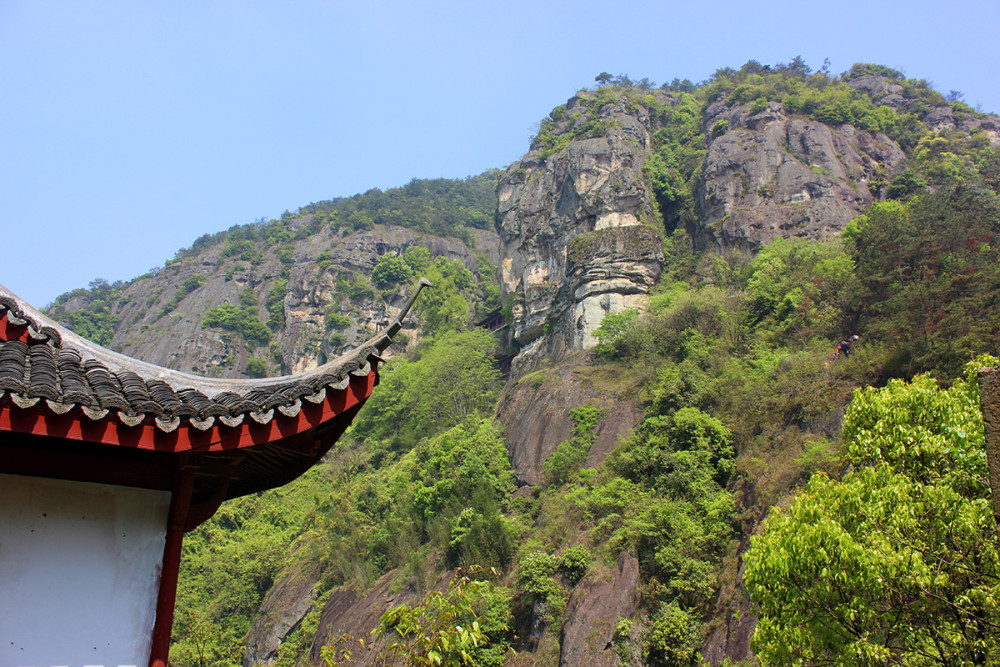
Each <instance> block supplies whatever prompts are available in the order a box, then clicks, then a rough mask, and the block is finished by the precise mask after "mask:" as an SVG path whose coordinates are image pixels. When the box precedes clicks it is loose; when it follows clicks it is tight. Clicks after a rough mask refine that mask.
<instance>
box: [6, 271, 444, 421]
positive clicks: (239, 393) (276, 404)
mask: <svg viewBox="0 0 1000 667" xmlns="http://www.w3.org/2000/svg"><path fill="white" fill-rule="evenodd" d="M427 284H429V283H427V281H425V280H421V282H420V283H419V284H418V286H417V288H416V290H414V292H413V294H412V295H411V297H410V299H409V302H408V303H407V305H406V307H405V308H404V309H403V310H402V311H401V312H400V314H399V315H398V316H397V317H396V318H395V320H394V321H393V322H392V324H391V325H390V326H389V327H388V328H387V329H386V330H385V331H383V332H382V333H380V334H378V335H377V336H375V337H373V338H371V339H370V340H369V341H367V342H366V343H365V344H363V345H361V346H359V347H357V348H355V349H354V350H352V351H351V352H349V353H347V354H345V355H343V356H341V357H339V358H338V359H335V360H334V361H331V362H330V363H328V364H326V365H324V366H321V367H319V368H317V369H314V370H312V371H308V372H305V373H300V374H298V375H292V376H285V377H281V378H271V379H267V380H257V381H252V380H219V379H213V378H202V377H198V376H195V375H189V374H186V373H180V372H177V371H172V370H170V369H166V368H162V367H159V366H155V365H153V364H147V363H144V362H141V361H138V360H135V359H131V358H129V357H126V356H124V355H120V354H117V353H115V352H112V351H110V350H107V349H105V348H102V347H100V346H98V345H96V344H94V343H91V342H89V341H87V340H85V339H83V338H80V337H79V336H77V335H76V334H74V333H72V332H71V331H69V330H68V329H64V328H63V327H61V326H60V325H58V324H56V323H54V322H52V321H51V320H49V319H48V318H46V317H45V316H44V315H42V314H41V313H39V312H38V311H36V310H34V309H33V308H31V307H30V306H28V305H27V304H25V303H24V302H22V301H21V300H20V299H18V298H17V297H16V296H14V295H13V294H11V293H10V292H8V291H6V289H5V288H3V287H2V286H0V324H2V325H3V326H0V335H2V340H0V400H2V399H7V400H9V401H10V402H12V403H13V404H14V405H16V406H17V407H19V408H22V409H27V408H31V407H34V406H35V405H37V404H38V403H39V402H40V401H41V400H43V399H44V400H45V404H46V405H47V406H48V407H49V409H50V410H52V411H53V412H54V413H56V414H65V413H67V412H69V411H70V410H72V409H73V408H74V407H79V408H80V410H81V411H82V412H83V414H85V415H86V416H87V417H88V418H89V419H91V420H93V421H98V420H101V419H104V418H105V417H107V416H108V415H109V413H111V411H115V412H116V413H117V416H118V419H119V420H120V421H121V422H122V423H124V424H126V425H128V426H138V425H139V424H141V423H142V422H143V421H145V420H146V418H147V417H152V418H154V422H155V423H156V426H157V427H158V428H159V429H160V430H161V431H164V432H167V433H169V432H171V431H174V430H175V429H177V427H178V426H180V423H181V419H182V418H183V419H186V420H187V421H188V423H189V424H190V425H191V426H193V427H195V428H196V429H199V430H202V431H204V430H208V429H209V428H211V427H212V425H213V424H214V423H215V419H216V418H218V419H219V421H220V422H221V423H222V424H224V425H226V426H230V427H235V426H239V425H240V424H242V423H243V420H244V418H245V417H246V416H247V415H249V416H250V418H251V419H253V420H254V421H256V422H258V423H261V424H266V423H268V422H270V421H271V420H272V419H273V418H274V416H275V410H277V411H278V412H279V413H280V414H282V415H285V416H287V417H295V416H297V415H298V413H299V411H300V410H301V408H302V401H303V400H304V401H308V402H311V403H321V402H322V401H323V400H325V398H326V393H327V390H331V391H341V390H344V389H346V388H347V385H348V383H349V382H350V376H351V375H354V376H359V377H364V376H367V375H368V374H369V373H371V372H372V371H373V370H374V369H373V367H372V362H375V363H377V362H378V360H379V359H380V357H379V354H380V353H381V352H383V351H384V350H385V349H386V348H387V347H388V346H389V344H390V343H391V342H392V336H393V335H395V333H396V332H398V331H399V328H400V326H401V321H402V318H403V317H405V315H406V313H407V311H408V310H409V308H410V307H411V306H412V305H413V301H414V300H415V298H416V296H417V294H418V293H419V291H420V289H421V288H422V287H423V286H425V285H427Z"/></svg>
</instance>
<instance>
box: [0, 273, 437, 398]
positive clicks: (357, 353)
mask: <svg viewBox="0 0 1000 667" xmlns="http://www.w3.org/2000/svg"><path fill="white" fill-rule="evenodd" d="M429 285H430V282H429V281H428V280H427V279H425V278H421V279H420V281H419V282H418V283H417V285H416V287H415V288H414V290H413V293H412V294H411V295H410V298H409V299H408V300H407V303H406V305H405V306H404V307H403V309H402V310H401V311H400V312H399V314H398V315H396V317H395V318H393V320H392V322H390V324H389V326H388V327H386V328H385V329H384V330H382V331H381V332H379V333H378V334H376V335H375V336H373V337H372V338H369V339H368V340H367V341H365V342H364V343H362V344H361V345H359V346H358V347H356V348H354V349H353V350H350V351H348V352H346V353H344V354H342V355H340V356H339V357H337V358H336V359H334V360H332V361H329V362H327V363H325V364H323V365H322V366H318V367H317V368H313V369H311V370H308V371H303V372H301V373H296V374H294V375H282V376H278V377H270V378H262V379H248V380H239V379H222V378H209V377H205V376H202V375H195V374H193V373H185V372H182V371H176V370H173V369H170V368H165V367H163V366H158V365H156V364H151V363H149V362H145V361H141V360H139V359H136V358H134V357H129V356H127V355H124V354H121V353H119V352H115V351H114V350H109V349H108V348H106V347H103V346H101V345H98V344H97V343H94V342H92V341H90V340H87V339H86V338H84V337H82V336H79V335H77V334H76V333H74V332H72V331H71V330H69V329H67V328H66V327H64V326H63V325H61V324H59V323H58V322H55V321H54V320H52V319H51V318H49V317H48V316H46V315H44V314H43V313H41V312H40V311H38V310H37V309H36V308H34V307H33V306H31V305H30V304H28V303H27V302H25V301H24V300H23V299H20V298H18V297H17V295H15V294H14V293H13V292H11V291H10V290H8V289H7V288H6V287H4V286H3V285H2V284H0V296H6V297H8V298H9V299H11V300H12V301H13V302H14V303H15V304H16V305H17V307H18V308H19V309H20V311H21V312H19V313H16V315H17V316H18V317H21V318H25V319H27V320H28V321H29V322H30V323H31V324H33V325H34V329H35V330H36V331H42V330H45V329H52V330H55V331H56V332H58V335H59V338H60V340H61V346H62V347H67V346H69V347H72V348H73V349H75V350H76V351H77V352H79V354H80V356H81V357H82V358H83V359H84V360H87V359H93V360H95V361H98V362H100V363H101V364H103V365H105V366H106V367H107V368H108V369H109V370H111V371H114V372H119V371H127V372H132V373H135V374H136V375H139V376H141V377H143V378H145V379H158V380H162V381H164V382H166V383H167V384H169V385H170V386H171V387H172V388H173V389H174V390H180V389H194V390H196V391H200V392H201V393H203V394H205V396H206V397H208V398H213V397H215V396H217V395H219V394H221V393H223V392H233V393H235V394H246V393H247V392H249V391H252V390H262V391H267V390H268V389H270V388H278V387H284V386H288V385H290V384H299V383H301V384H307V385H308V384H313V383H314V382H313V381H314V380H315V379H317V378H320V377H323V376H328V375H330V374H336V373H338V372H339V371H341V370H342V369H343V368H344V367H345V366H350V365H351V364H352V363H353V362H355V360H358V359H366V358H367V357H368V356H369V355H370V354H372V353H375V354H381V353H382V352H384V351H385V349H386V348H388V347H389V345H390V344H391V343H392V337H393V336H394V335H395V334H396V333H397V332H398V331H399V329H400V328H401V327H402V321H403V319H404V318H405V317H406V315H407V313H408V312H409V310H410V308H411V307H412V306H413V303H414V301H415V300H416V298H417V295H418V294H419V293H420V290H421V289H422V288H423V287H425V286H429ZM352 370H353V369H352Z"/></svg>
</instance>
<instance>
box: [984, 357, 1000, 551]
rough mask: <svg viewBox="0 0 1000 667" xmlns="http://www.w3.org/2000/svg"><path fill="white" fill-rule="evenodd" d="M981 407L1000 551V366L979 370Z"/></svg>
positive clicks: (996, 534) (999, 549)
mask: <svg viewBox="0 0 1000 667" xmlns="http://www.w3.org/2000/svg"><path fill="white" fill-rule="evenodd" d="M979 409H980V410H981V411H982V413H983V426H984V427H985V429H986V465H987V466H988V467H989V472H990V491H991V493H992V495H993V518H994V519H995V521H996V524H995V537H996V541H997V550H998V551H1000V368H984V369H982V370H981V371H979Z"/></svg>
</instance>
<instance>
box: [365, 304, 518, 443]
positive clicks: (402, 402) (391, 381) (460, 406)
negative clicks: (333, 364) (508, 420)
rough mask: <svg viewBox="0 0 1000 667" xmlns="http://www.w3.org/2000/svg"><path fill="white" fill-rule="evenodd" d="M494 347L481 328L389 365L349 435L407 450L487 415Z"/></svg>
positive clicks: (496, 386) (495, 374) (495, 391)
mask: <svg viewBox="0 0 1000 667" xmlns="http://www.w3.org/2000/svg"><path fill="white" fill-rule="evenodd" d="M421 298H422V297H421ZM496 345H497V343H496V340H495V339H494V338H493V337H492V336H491V335H490V334H489V332H487V331H485V330H482V329H477V330H473V331H466V332H461V333H453V334H448V335H445V336H442V337H441V338H440V339H438V340H436V341H434V342H433V343H432V344H430V345H429V346H428V347H426V348H425V349H424V350H423V352H422V355H421V356H420V358H419V359H417V360H416V361H397V362H393V363H391V364H390V365H389V366H388V367H387V368H386V369H385V370H384V371H383V373H382V387H381V388H380V389H379V391H378V392H376V393H375V394H374V395H373V396H372V397H371V398H370V399H368V402H367V403H366V404H365V407H364V408H363V409H362V411H361V412H360V413H359V414H358V417H357V418H356V419H355V421H354V425H353V426H352V430H351V432H352V433H353V435H354V436H355V437H357V438H360V439H373V440H375V441H383V442H389V443H393V446H399V447H409V446H412V445H413V444H415V443H416V442H417V441H418V440H420V439H421V438H423V437H427V436H432V435H434V434H436V433H439V432H440V431H442V430H444V429H446V428H449V427H451V426H454V425H456V424H459V423H461V422H462V421H463V420H465V418H466V417H467V416H469V415H473V414H480V415H486V414H490V413H492V411H493V406H494V402H495V401H496V398H497V396H498V395H499V392H500V386H501V375H500V371H499V370H498V369H497V368H496V365H495V363H494V360H493V354H494V353H495V352H496Z"/></svg>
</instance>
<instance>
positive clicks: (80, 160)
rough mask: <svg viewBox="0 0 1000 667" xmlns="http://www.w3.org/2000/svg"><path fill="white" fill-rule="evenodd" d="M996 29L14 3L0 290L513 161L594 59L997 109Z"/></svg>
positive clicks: (728, 9)
mask: <svg viewBox="0 0 1000 667" xmlns="http://www.w3.org/2000/svg"><path fill="white" fill-rule="evenodd" d="M997 25H1000V2H998V1H997V0H970V1H966V2H951V3H946V2H939V1H938V2H926V1H923V0H904V1H897V0H893V1H891V2H882V1H880V0H866V1H864V2H858V1H855V0H841V1H838V2H822V3H820V2H808V1H805V0H797V1H794V2H789V1H784V0H778V1H773V2H768V3H751V2H746V1H745V0H740V1H738V2H731V1H729V0H717V1H716V2H713V3H704V2H701V3H699V2H684V3H679V2H670V1H668V0H661V1H659V2H653V1H649V2H628V1H625V0H623V1H622V2H618V3H613V2H610V1H608V0H605V1H602V2H596V1H593V0H573V1H558V2H546V1H545V0H529V1H521V0H505V1H504V2H479V1H477V0H449V1H447V2H433V1H422V2H421V1H419V0H402V1H395V0H391V1H390V0H363V1H359V0H354V1H353V2H339V1H328V2H319V1H310V0H302V1H294V2H287V1H286V2H277V1H275V2H263V1H255V0H243V1H239V2H237V1H235V0H219V1H216V0H197V1H194V0H190V1H189V0H161V1H158V2H157V1H150V0H146V1H143V0H128V1H125V0H122V1H110V0H109V1H102V0H88V1H82V0H74V1H69V0H65V1H56V0H0V230H2V234H0V284H3V285H5V286H6V287H8V288H9V289H11V290H12V291H14V292H15V293H16V294H18V295H19V296H21V297H23V298H25V299H26V300H28V301H29V302H31V303H33V304H35V305H37V306H42V305H45V304H47V303H50V302H51V301H52V300H53V299H54V298H55V297H56V296H57V295H59V294H60V293H62V292H65V291H68V290H71V289H74V288H76V287H85V286H86V285H87V284H88V283H89V282H90V281H91V280H93V279H94V278H105V279H107V280H119V279H122V280H127V279H130V278H133V277H135V276H136V275H139V274H141V273H144V272H145V271H147V270H148V269H150V268H151V267H154V266H159V265H162V264H163V262H164V261H165V260H167V259H170V258H172V257H173V256H174V254H175V253H176V251H177V250H179V249H180V248H183V247H187V246H189V245H190V244H191V243H192V242H193V241H194V240H195V239H196V238H197V237H198V236H200V235H201V234H204V233H210V232H216V231H219V230H223V229H227V228H228V227H230V226H232V225H234V224H246V223H250V222H253V221H254V220H255V219H258V218H262V217H263V218H272V217H277V216H279V215H280V214H281V213H282V212H283V211H284V210H286V209H289V210H295V209H296V208H297V207H299V206H302V205H305V204H308V203H310V202H313V201H320V200H324V199H330V198H333V197H337V196H345V195H351V194H355V193H358V192H364V191H365V190H368V189H370V188H373V187H378V188H388V187H393V186H397V185H402V184H404V183H406V182H407V181H409V180H410V179H412V178H435V177H464V176H468V175H472V174H477V173H480V172H482V171H484V170H486V169H488V168H492V167H504V166H505V165H507V164H509V163H511V162H513V161H514V160H516V159H518V158H519V157H520V156H521V155H522V154H523V153H524V152H525V150H527V146H528V140H529V138H530V136H531V135H532V133H533V127H534V126H535V124H536V123H537V122H538V120H539V119H541V118H542V117H544V116H545V115H546V114H547V113H548V112H549V111H550V110H551V109H552V108H553V107H554V106H556V105H558V104H561V103H562V102H564V101H565V100H566V99H567V98H568V97H569V96H571V95H572V94H573V92H574V91H576V90H577V89H579V88H582V87H586V86H591V85H593V82H594V77H595V76H596V75H597V74H598V73H600V72H602V71H607V72H610V73H612V74H627V75H629V76H630V77H632V78H633V79H641V78H643V77H648V78H649V79H651V80H653V81H655V82H656V83H662V82H664V81H669V80H671V79H673V78H674V77H679V78H681V79H685V78H687V79H691V80H692V81H695V82H698V81H701V80H704V79H706V78H708V77H709V76H710V75H711V74H712V72H714V71H715V70H716V69H718V68H720V67H734V68H738V67H739V66H740V65H742V64H743V63H745V62H746V61H747V60H749V59H755V60H758V61H760V62H761V63H765V64H772V65H773V64H776V63H779V62H787V61H789V60H791V59H792V58H793V57H794V56H796V55H801V56H802V57H803V58H804V59H805V60H806V62H807V63H808V64H809V65H810V66H811V67H813V68H814V69H818V68H819V67H821V66H822V63H823V60H824V59H825V58H829V59H830V63H831V71H832V72H835V73H836V72H842V71H844V70H846V69H848V68H849V67H850V66H851V64H853V63H855V62H875V63H880V64H884V65H889V66H891V67H895V68H897V69H900V70H902V71H903V72H905V73H906V74H907V75H908V76H911V77H915V78H923V79H927V80H929V81H931V82H932V83H933V84H934V86H935V87H936V88H937V89H938V90H940V91H942V92H943V93H947V92H948V91H949V90H953V89H954V90H960V91H962V92H963V93H964V94H965V100H966V101H967V102H968V103H970V104H972V105H973V106H976V105H977V104H978V105H981V108H982V110H984V111H1000V90H998V87H997V83H996V82H997V74H996V61H997V57H996V48H995V39H996V28H997Z"/></svg>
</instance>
